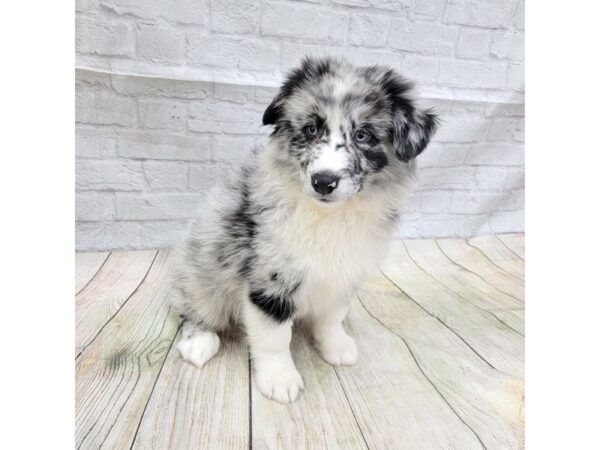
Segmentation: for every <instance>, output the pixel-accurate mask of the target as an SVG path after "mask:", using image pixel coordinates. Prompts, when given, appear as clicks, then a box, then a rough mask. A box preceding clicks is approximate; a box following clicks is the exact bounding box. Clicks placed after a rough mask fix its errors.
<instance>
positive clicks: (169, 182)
mask: <svg viewBox="0 0 600 450" xmlns="http://www.w3.org/2000/svg"><path fill="white" fill-rule="evenodd" d="M306 54H313V55H338V56H344V57H347V58H349V59H351V60H353V61H354V62H355V63H357V64H387V65H389V66H391V67H394V68H395V69H397V70H400V71H401V72H402V73H404V74H405V75H406V76H407V77H410V78H412V79H414V80H415V81H417V83H418V86H419V90H420V92H421V96H422V97H423V98H424V100H423V103H424V104H425V106H434V107H436V109H437V110H438V111H439V113H440V114H441V116H442V126H441V128H440V131H439V132H438V134H437V136H436V137H435V139H434V141H433V142H432V144H431V145H430V147H429V148H428V149H427V150H426V151H425V152H424V153H423V154H422V155H421V156H420V157H419V159H418V165H419V170H420V172H419V177H418V180H417V184H416V188H415V191H414V193H413V194H412V196H411V197H410V199H409V201H408V202H407V205H406V207H405V210H404V215H403V216H402V220H401V225H400V227H399V228H398V229H397V232H396V234H395V235H396V237H406V238H412V237H415V238H416V237H446V236H472V235H476V234H480V233H489V232H515V231H522V230H523V209H524V185H525V183H524V180H525V175H524V140H525V119H524V105H523V98H524V77H523V73H524V1H523V0H506V1H496V0H329V1H327V2H315V1H309V0H306V1H300V2H299V1H292V0H240V1H232V0H174V1H172V2H169V5H168V6H166V5H165V2H163V1H161V0H95V1H89V0H78V1H77V2H76V64H77V71H76V130H75V144H76V152H75V156H76V186H75V188H76V220H77V224H76V237H77V249H78V250H105V249H119V248H122V249H140V248H156V247H169V246H172V245H174V244H175V243H176V242H177V241H178V239H179V238H180V236H181V233H182V231H183V230H184V228H185V225H186V222H187V220H188V219H189V217H192V216H193V215H194V214H195V213H196V211H197V208H198V206H199V204H200V202H201V199H202V198H203V197H204V195H205V194H206V191H207V190H208V189H210V187H211V186H212V185H213V184H214V181H215V179H216V178H217V177H219V176H226V173H227V169H228V168H229V167H231V166H232V165H235V164H237V163H238V161H239V160H240V159H242V158H244V157H246V156H248V155H249V154H250V152H252V151H253V150H254V149H256V148H259V147H261V146H262V145H263V144H264V142H265V139H266V135H267V134H268V132H269V129H268V128H265V127H262V126H261V116H262V113H263V111H264V109H265V108H266V106H267V105H268V103H269V102H270V101H271V99H272V98H273V96H274V95H275V93H276V92H277V89H276V87H275V86H277V84H278V83H279V82H280V81H281V80H282V78H283V76H284V74H285V72H287V71H288V70H289V69H290V68H291V67H293V66H295V65H296V64H297V63H298V61H299V59H300V58H301V57H302V56H304V55H306Z"/></svg>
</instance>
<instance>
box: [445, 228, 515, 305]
mask: <svg viewBox="0 0 600 450" xmlns="http://www.w3.org/2000/svg"><path fill="white" fill-rule="evenodd" d="M436 242H437V243H438V245H439V246H440V249H441V250H442V252H443V253H444V254H445V255H446V256H447V257H448V259H450V260H451V261H453V262H454V263H455V264H457V265H459V266H461V267H463V268H464V269H465V270H468V271H470V272H471V273H474V274H476V275H477V276H479V277H480V278H481V279H482V280H485V282H487V283H489V284H490V285H492V286H494V287H495V288H496V289H498V290H499V291H500V292H504V293H505V294H506V295H510V296H511V297H513V298H515V299H516V300H520V301H523V300H524V299H525V286H524V283H523V280H522V279H519V278H517V277H515V276H514V275H511V274H510V273H507V272H505V271H504V270H502V269H501V268H499V267H498V266H497V265H495V264H493V263H492V262H490V260H489V259H488V258H486V257H485V255H483V254H482V253H481V252H480V251H478V250H477V249H475V248H473V247H470V246H469V245H468V244H467V243H466V242H465V241H464V240H462V239H438V240H437V241H436Z"/></svg>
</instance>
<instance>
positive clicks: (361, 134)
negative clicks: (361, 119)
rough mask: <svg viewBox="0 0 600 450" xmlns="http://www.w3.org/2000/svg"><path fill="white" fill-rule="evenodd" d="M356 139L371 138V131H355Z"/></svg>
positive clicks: (365, 140)
mask: <svg viewBox="0 0 600 450" xmlns="http://www.w3.org/2000/svg"><path fill="white" fill-rule="evenodd" d="M354 139H356V142H367V141H369V140H370V139H371V133H369V132H368V131H366V130H358V131H357V132H356V133H354Z"/></svg>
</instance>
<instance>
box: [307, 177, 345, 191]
mask: <svg viewBox="0 0 600 450" xmlns="http://www.w3.org/2000/svg"><path fill="white" fill-rule="evenodd" d="M311 180H312V187H313V189H314V190H315V191H317V192H318V193H319V194H321V195H327V194H331V193H332V192H333V190H334V189H335V188H336V187H338V182H339V181H340V177H338V176H337V175H334V174H333V173H331V172H319V173H315V174H314V175H313V176H312V177H311Z"/></svg>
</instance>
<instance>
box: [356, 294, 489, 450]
mask: <svg viewBox="0 0 600 450" xmlns="http://www.w3.org/2000/svg"><path fill="white" fill-rule="evenodd" d="M356 297H357V298H358V301H359V303H360V305H361V306H362V308H363V309H364V310H365V311H366V312H367V314H369V316H371V317H372V318H373V319H374V320H375V321H377V323H379V325H381V326H382V327H383V328H385V329H386V330H388V331H389V332H390V333H392V334H393V335H394V336H396V337H398V338H399V339H400V340H401V341H402V342H403V343H404V345H405V346H406V349H407V350H408V352H409V353H410V356H411V357H412V359H413V361H414V362H415V364H416V366H417V368H418V369H419V372H421V374H422V375H423V377H424V378H425V379H426V380H427V382H428V383H429V384H430V385H431V387H432V388H433V389H435V391H436V392H437V393H438V395H439V396H440V398H441V399H442V400H443V401H444V403H445V404H446V405H447V406H448V408H450V410H451V411H452V412H453V413H454V415H455V416H456V417H457V418H458V420H460V421H461V422H462V423H463V424H464V425H465V426H466V427H467V428H468V429H469V430H470V431H471V432H472V433H473V435H475V438H477V440H478V441H479V443H480V444H481V446H482V448H483V449H484V450H487V447H486V445H485V444H484V443H483V441H482V440H481V438H480V437H479V435H478V434H477V432H476V431H475V430H473V428H471V426H470V425H469V424H468V423H467V422H465V420H464V419H463V418H462V417H461V416H460V414H458V412H457V411H456V410H455V409H454V407H453V406H452V405H451V404H450V402H449V401H448V400H447V399H446V397H444V394H442V392H441V391H440V390H439V388H438V387H437V386H436V385H435V383H434V382H433V381H431V379H430V378H429V377H428V376H427V375H426V374H425V371H424V370H423V368H422V367H421V364H419V361H418V359H417V357H416V356H415V354H414V353H413V351H412V349H411V347H410V345H408V341H407V340H406V339H405V338H404V337H403V336H401V335H399V334H398V333H396V332H395V331H394V330H392V329H391V328H389V327H388V326H387V325H385V324H384V323H383V322H382V321H381V320H379V318H378V317H376V316H374V315H373V314H372V313H371V311H370V310H369V309H368V308H367V307H366V306H365V305H364V304H363V302H362V299H361V298H360V296H358V295H357V296H356Z"/></svg>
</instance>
